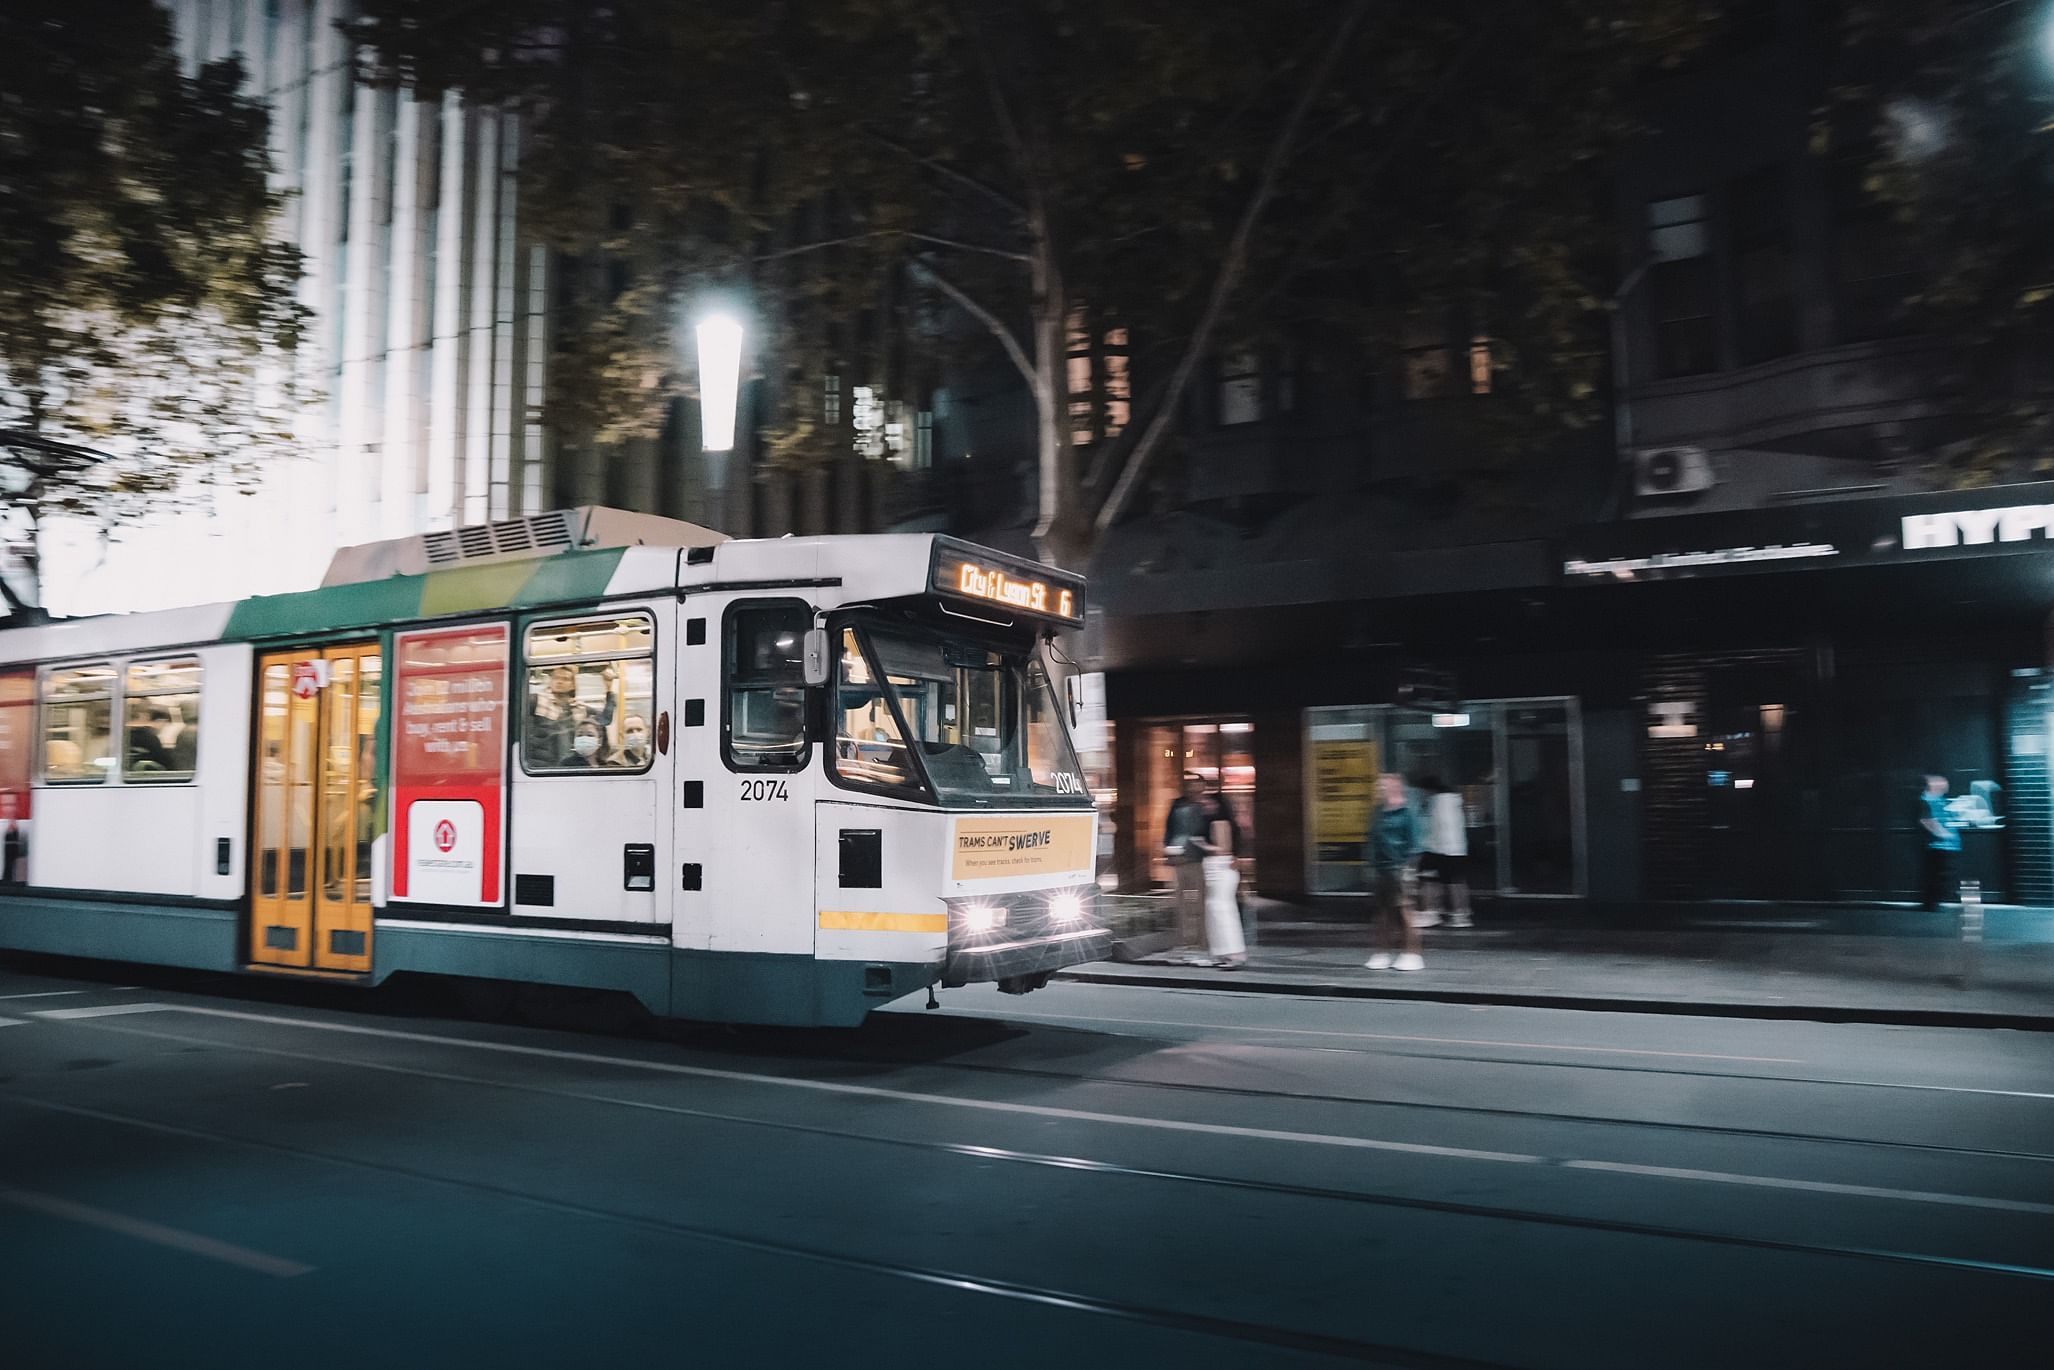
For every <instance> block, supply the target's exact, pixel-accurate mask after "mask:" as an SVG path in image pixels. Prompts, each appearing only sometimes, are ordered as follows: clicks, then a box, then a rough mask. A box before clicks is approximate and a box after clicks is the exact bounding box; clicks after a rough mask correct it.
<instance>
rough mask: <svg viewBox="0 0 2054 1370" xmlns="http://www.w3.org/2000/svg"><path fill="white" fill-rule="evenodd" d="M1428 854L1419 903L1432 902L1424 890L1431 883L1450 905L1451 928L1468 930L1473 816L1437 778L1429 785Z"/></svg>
mask: <svg viewBox="0 0 2054 1370" xmlns="http://www.w3.org/2000/svg"><path fill="white" fill-rule="evenodd" d="M1426 791H1427V794H1428V796H1429V798H1428V799H1427V801H1426V841H1425V844H1424V845H1425V847H1426V854H1425V855H1424V856H1422V857H1421V858H1420V862H1419V879H1420V886H1421V891H1422V892H1421V895H1420V900H1419V902H1420V903H1421V904H1425V903H1427V902H1428V900H1427V898H1426V895H1425V893H1424V889H1425V886H1426V883H1427V882H1428V881H1431V882H1432V883H1433V885H1434V886H1435V888H1436V889H1438V890H1439V891H1440V901H1441V902H1442V903H1444V904H1445V905H1447V909H1448V926H1449V927H1451V928H1466V927H1468V926H1469V925H1470V923H1469V870H1468V866H1469V815H1468V813H1467V812H1466V811H1465V810H1464V809H1463V807H1462V796H1461V795H1460V794H1458V793H1457V792H1456V791H1454V790H1451V789H1449V788H1448V787H1447V786H1446V785H1443V784H1442V783H1441V780H1440V777H1439V776H1435V777H1433V778H1431V779H1429V780H1428V781H1427V782H1426Z"/></svg>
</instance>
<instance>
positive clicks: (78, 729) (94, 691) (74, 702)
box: [43, 664, 114, 785]
mask: <svg viewBox="0 0 2054 1370" xmlns="http://www.w3.org/2000/svg"><path fill="white" fill-rule="evenodd" d="M113 770H114V668H113V667H112V666H108V665H104V664H102V665H94V666H65V667H61V668H59V669H57V670H53V671H51V672H49V673H48V674H47V675H45V676H44V677H43V779H44V780H46V781H48V782H49V783H51V784H53V785H102V784H105V783H106V781H107V777H108V776H109V775H110V774H111V773H112V772H113Z"/></svg>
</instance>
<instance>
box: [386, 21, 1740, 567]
mask: <svg viewBox="0 0 2054 1370" xmlns="http://www.w3.org/2000/svg"><path fill="white" fill-rule="evenodd" d="M459 7H460V8H461V9H462V10H463V12H464V13H463V17H462V18H461V20H459V18H458V10H459ZM1701 8H1702V7H1701V6H1699V5H1696V4H1692V3H1689V0H1532V3H1526V4H1521V5H1518V6H1506V5H1503V4H1496V3H1487V0H1446V3H1443V4H1439V5H1435V6H1415V5H1376V4H1370V3H1367V2H1366V0H1345V2H1344V3H1335V0H1271V2H1270V3H1267V4H1265V5H1260V6H1257V5H1221V4H1196V5H1194V4H1192V3H1190V0H1122V3H1120V4H1104V3H1085V0H1009V2H1008V3H998V0H847V3H840V4H836V5H832V6H820V5H799V4H794V3H788V2H786V0H766V2H765V3H761V4H756V5H735V4H731V3H722V2H721V0H637V2H635V3H626V4H621V5H616V6H613V7H610V8H609V9H607V10H605V11H604V12H603V14H601V13H595V12H594V11H593V10H592V9H591V7H588V6H584V5H582V4H580V3H578V2H577V0H505V2H504V3H501V4H499V5H496V6H493V7H490V8H489V9H487V10H486V11H484V12H479V11H477V10H476V9H475V7H472V6H469V5H468V4H466V3H465V0H367V3H366V4H365V5H364V6H363V7H362V13H363V18H362V21H361V22H360V24H359V25H358V29H357V32H358V35H359V37H361V38H362V39H363V40H364V41H365V42H366V43H367V45H368V46H369V49H370V50H371V51H372V52H373V53H375V54H376V63H375V67H376V73H377V74H378V75H379V76H381V77H383V78H386V79H397V80H402V81H406V82H410V83H413V84H415V85H417V86H419V87H421V88H422V89H423V90H425V91H435V90H440V89H443V88H446V87H451V86H455V87H460V88H462V89H463V90H465V91H466V93H467V94H468V95H469V96H470V97H471V98H473V99H478V100H483V101H488V102H496V101H501V100H507V101H517V102H519V103H520V104H521V106H522V107H524V108H525V109H526V110H527V111H529V112H530V115H531V118H532V119H533V120H534V128H533V131H534V138H533V141H532V143H531V145H530V147H529V149H528V153H527V163H526V167H527V175H528V178H529V181H530V183H531V185H532V187H533V190H532V192H531V193H530V196H529V198H528V199H527V200H526V201H524V203H526V204H527V205H529V206H530V207H535V206H538V205H539V206H540V207H541V209H540V212H541V214H542V215H543V216H544V224H545V227H546V229H547V231H548V232H549V233H550V234H551V235H552V236H553V237H554V239H555V241H556V242H557V243H558V245H559V246H561V247H563V248H564V249H566V250H567V251H569V252H571V253H572V254H574V255H576V256H578V257H580V258H582V259H585V260H589V261H592V262H595V263H596V262H597V261H599V260H600V259H602V258H607V257H614V258H619V259H621V260H623V261H625V262H626V263H627V264H628V270H627V273H626V278H627V280H628V281H629V282H631V284H630V285H629V286H628V287H627V288H625V289H620V290H617V291H616V290H615V289H613V286H616V285H619V284H621V282H620V281H614V282H612V283H610V284H606V285H605V286H604V287H603V288H601V289H600V290H599V291H598V292H597V293H596V296H594V297H592V298H591V299H589V300H588V302H587V304H585V305H584V306H581V307H578V308H574V311H573V317H572V318H570V319H569V320H568V321H567V322H568V325H569V326H568V327H567V328H566V329H565V330H564V331H563V333H562V334H561V335H560V336H562V337H563V338H564V339H565V347H566V349H567V355H566V356H565V357H562V358H559V361H560V362H562V363H563V364H562V365H560V366H559V369H558V373H557V374H558V391H557V394H558V402H557V409H558V414H559V417H560V418H564V417H568V418H570V419H571V420H573V421H574V422H576V423H581V424H583V425H584V426H586V427H588V428H589V429H591V430H592V431H595V432H598V433H600V434H602V435H604V436H620V435H625V434H627V433H633V432H648V431H651V430H652V429H653V427H654V426H655V425H656V424H657V423H659V422H660V415H661V410H662V405H663V404H664V403H665V402H666V400H667V398H668V395H669V393H670V392H672V391H673V390H674V389H675V387H676V386H677V385H678V384H679V383H680V382H681V381H682V376H681V368H680V367H679V365H678V363H677V360H676V358H677V357H678V355H679V353H678V337H679V327H678V324H679V318H678V315H679V311H680V309H681V308H682V307H684V306H683V305H682V303H681V302H682V301H686V300H688V299H690V298H692V297H694V296H695V294H699V293H703V292H706V291H710V290H717V289H723V288H725V289H745V290H747V291H749V292H750V293H751V295H752V296H753V297H754V298H755V300H756V301H757V304H758V307H759V309H761V310H762V311H764V312H765V313H766V314H767V315H769V317H770V320H771V322H770V325H769V327H768V329H767V331H768V332H769V333H770V334H771V335H772V337H773V339H774V340H775V343H776V345H777V346H778V347H779V348H780V354H779V355H778V356H776V357H772V358H767V359H766V368H767V371H768V373H769V374H770V376H771V378H772V379H773V381H784V380H789V381H790V382H791V384H789V385H784V386H779V385H775V384H774V385H773V386H772V387H771V388H772V390H773V393H774V394H776V395H779V396H781V397H782V398H781V399H779V400H777V401H775V402H774V403H775V404H776V406H777V407H776V412H775V414H774V416H773V417H774V419H775V420H776V422H775V424H774V428H775V431H774V433H773V437H774V438H775V439H776V440H777V441H778V442H781V443H783V444H784V446H783V447H780V448H776V449H775V450H780V451H785V450H788V451H790V452H791V453H793V454H796V455H797V456H799V457H801V458H803V457H804V456H806V455H807V454H809V453H811V454H813V455H815V456H818V455H821V453H820V452H819V449H818V444H819V443H820V442H821V441H822V440H823V435H822V434H821V433H820V432H819V431H817V430H816V429H814V428H812V427H809V420H808V418H807V415H808V414H809V413H810V412H811V408H812V407H813V406H815V405H817V403H818V400H817V396H818V393H819V390H818V386H819V378H820V376H821V375H822V374H823V373H826V372H828V371H830V370H838V371H839V372H841V373H844V374H846V373H848V372H850V371H851V370H855V371H857V372H859V373H860V372H862V371H864V370H865V369H866V368H867V369H869V371H870V372H871V373H872V374H875V373H876V372H878V371H881V370H883V369H886V368H888V367H890V366H891V365H893V361H894V358H897V359H898V362H897V364H898V365H900V366H905V365H907V360H906V357H905V354H904V352H903V351H899V350H895V348H894V345H893V344H894V340H895V339H899V338H903V337H905V336H907V335H909V334H910V336H911V337H912V339H913V342H914V344H915V346H914V348H913V351H914V352H915V353H919V352H923V351H924V352H928V353H932V352H934V351H936V350H939V346H940V344H941V343H942V341H943V340H951V339H958V338H961V337H962V336H963V329H962V324H963V323H964V322H965V321H968V322H970V323H971V324H972V326H973V328H981V329H982V330H983V334H984V336H985V338H986V340H987V342H988V344H989V345H990V346H992V347H993V348H994V349H996V351H997V352H998V353H999V354H1001V355H1003V356H1004V357H1005V358H1007V359H1008V360H1009V361H1010V362H1011V363H1012V364H1013V365H1014V366H1015V367H1017V369H1018V370H1019V372H1020V374H1021V377H1022V379H1023V381H1024V382H1025V384H1026V385H1027V386H1028V387H1029V389H1030V391H1031V392H1032V393H1033V395H1034V397H1035V400H1036V413H1037V430H1038V437H1039V466H1040V476H1041V482H1040V528H1039V532H1040V535H1041V538H1042V543H1043V548H1044V551H1045V552H1046V553H1048V554H1049V555H1051V556H1053V557H1054V558H1055V559H1058V560H1064V561H1079V560H1082V559H1084V558H1086V557H1088V556H1089V554H1090V552H1091V550H1092V548H1093V546H1094V545H1095V543H1096V541H1097V539H1098V537H1099V536H1100V535H1101V534H1102V533H1103V531H1104V529H1105V527H1106V526H1107V524H1108V523H1109V522H1110V521H1111V519H1112V518H1113V517H1115V516H1117V514H1118V513H1119V511H1120V509H1121V508H1122V507H1123V504H1124V502H1125V501H1126V499H1127V498H1128V497H1129V496H1130V495H1131V494H1132V493H1133V491H1134V489H1135V486H1136V481H1137V478H1138V477H1139V476H1140V475H1141V474H1142V473H1143V472H1144V471H1145V470H1146V467H1147V465H1148V463H1149V462H1150V461H1151V459H1153V458H1154V457H1155V456H1156V454H1157V453H1159V452H1160V451H1161V450H1162V449H1163V448H1164V447H1165V446H1166V445H1168V443H1169V441H1170V440H1171V438H1172V436H1173V432H1174V424H1172V423H1171V422H1170V419H1171V417H1172V416H1173V415H1174V413H1175V412H1176V401H1177V399H1178V397H1179V392H1180V391H1181V389H1182V387H1183V386H1185V385H1186V384H1188V383H1189V381H1190V380H1191V379H1192V377H1193V376H1194V375H1196V374H1199V372H1200V366H1199V364H1200V363H1201V362H1202V361H1203V360H1204V359H1205V357H1206V356H1207V355H1208V354H1209V353H1210V352H1211V351H1212V350H1214V349H1215V348H1217V347H1220V346H1227V345H1234V346H1238V345H1241V344H1244V343H1246V342H1249V341H1251V340H1258V339H1260V338H1261V337H1263V336H1264V335H1265V334H1266V333H1270V332H1283V331H1287V330H1290V329H1297V328H1301V327H1303V326H1305V325H1308V324H1310V325H1314V326H1317V327H1319V328H1321V329H1323V330H1324V331H1325V332H1327V333H1328V334H1331V335H1334V336H1337V337H1339V338H1341V339H1343V340H1344V341H1346V342H1348V343H1351V344H1353V345H1356V346H1359V347H1361V348H1363V349H1366V350H1371V351H1381V352H1382V353H1383V354H1384V355H1386V356H1388V355H1389V349H1390V348H1391V347H1393V346H1394V344H1395V342H1396V340H1397V339H1398V338H1399V337H1400V336H1401V334H1402V332H1403V328H1404V324H1405V321H1407V320H1409V319H1413V318H1416V317H1419V316H1422V315H1431V314H1435V313H1441V314H1445V313H1446V312H1447V311H1449V310H1451V309H1452V310H1460V311H1461V312H1462V313H1463V314H1464V316H1465V317H1467V318H1471V319H1474V320H1476V321H1478V323H1479V326H1480V327H1485V328H1487V329H1488V331H1489V332H1490V333H1491V335H1492V336H1493V338H1494V339H1496V340H1497V348H1498V350H1497V353H1496V355H1497V357H1498V360H1499V365H1500V366H1501V367H1503V368H1505V369H1506V371H1507V375H1508V376H1511V375H1515V374H1516V376H1517V377H1518V378H1519V379H1520V380H1521V381H1522V382H1523V384H1522V385H1519V386H1515V387H1510V395H1508V398H1507V402H1506V403H1505V404H1503V405H1499V406H1497V407H1496V409H1495V411H1494V412H1496V413H1498V414H1500V415H1501V416H1502V417H1503V421H1504V422H1503V429H1504V434H1505V435H1507V436H1509V435H1511V434H1513V433H1517V434H1518V435H1519V443H1520V445H1521V446H1522V447H1524V448H1525V449H1526V450H1532V449H1533V448H1534V447H1535V446H1536V445H1537V444H1536V441H1535V432H1534V430H1533V427H1532V424H1533V421H1535V420H1538V421H1539V422H1540V424H1541V425H1542V427H1543V428H1544V429H1545V430H1547V431H1558V430H1560V429H1561V428H1563V427H1565V426H1573V425H1576V424H1580V423H1587V422H1589V421H1590V420H1591V419H1593V418H1595V417H1596V416H1597V414H1598V412H1599V409H1600V406H1601V404H1602V396H1601V393H1600V391H1601V386H1600V378H1601V375H1602V364H1603V333H1604V330H1603V323H1602V316H1603V309H1604V304H1605V298H1606V296H1607V295H1608V294H1609V285H1610V278H1611V276H1612V274H1613V272H1614V270H1615V264H1614V262H1613V261H1612V260H1611V258H1610V256H1609V254H1608V253H1607V252H1605V251H1604V245H1605V244H1607V243H1608V242H1609V241H1610V238H1609V230H1610V208H1609V203H1608V200H1607V187H1606V185H1605V177H1604V164H1603V161H1602V159H1603V157H1604V155H1605V154H1606V152H1607V151H1609V150H1610V149H1611V148H1612V147H1614V146H1616V144H1617V142H1618V141H1619V139H1621V138H1622V137H1624V136H1625V135H1626V133H1627V132H1628V130H1629V128H1630V119H1629V118H1628V114H1627V110H1628V108H1629V104H1630V100H1631V97H1632V94H1633V91H1634V89H1635V86H1636V83H1637V82H1638V81H1639V80H1640V79H1641V77H1642V76H1643V75H1644V74H1646V73H1647V72H1648V71H1650V70H1652V69H1654V68H1657V67H1659V66H1660V65H1661V64H1662V63H1663V62H1664V61H1666V60H1669V59H1670V58H1672V57H1673V56H1674V55H1675V54H1676V53H1678V52H1680V51H1682V50H1684V49H1686V48H1688V47H1689V46H1690V45H1691V44H1692V43H1693V42H1694V41H1696V37H1697V35H1698V33H1699V32H1700V30H1701V28H1702V25H1703V23H1704V18H1705V17H1704V15H1703V14H1701V13H1700V10H1701ZM594 271H595V272H596V271H597V268H596V267H595V268H594ZM1080 309H1081V310H1083V311H1085V315H1086V317H1088V318H1089V320H1090V321H1091V326H1092V328H1093V329H1094V330H1095V329H1097V328H1099V327H1119V328H1122V329H1125V330H1126V331H1127V334H1128V336H1129V338H1130V340H1131V343H1132V346H1133V348H1134V350H1135V359H1134V372H1135V375H1136V376H1137V378H1138V379H1139V380H1140V382H1141V393H1140V394H1139V395H1138V396H1137V397H1136V399H1137V405H1136V412H1135V419H1136V422H1134V423H1133V424H1132V425H1131V427H1130V428H1129V430H1128V432H1127V433H1126V434H1125V435H1123V437H1122V439H1121V440H1120V441H1119V442H1117V443H1099V444H1095V445H1094V447H1093V450H1092V451H1090V452H1088V453H1084V452H1079V451H1078V450H1077V449H1076V448H1075V447H1074V446H1073V445H1072V440H1071V433H1070V424H1069V421H1068V418H1069V416H1068V412H1067V400H1068V396H1067V393H1066V389H1065V376H1064V367H1065V354H1066V351H1067V342H1068V334H1067V324H1068V322H1069V320H1070V319H1071V317H1072V315H1073V313H1074V312H1075V311H1078V310H1080ZM913 360H914V361H917V360H918V358H917V356H916V357H915V358H914V359H913Z"/></svg>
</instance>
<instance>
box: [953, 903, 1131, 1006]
mask: <svg viewBox="0 0 2054 1370" xmlns="http://www.w3.org/2000/svg"><path fill="white" fill-rule="evenodd" d="M1096 895H1097V891H1096V890H1090V889H1082V890H1040V891H1035V892H1032V893H1027V894H1008V895H994V896H991V897H989V898H968V899H951V900H949V901H948V904H949V949H948V959H947V961H946V962H945V963H944V964H943V966H942V974H941V983H942V985H943V986H944V987H948V988H953V987H955V986H958V985H969V984H977V983H981V982H986V981H996V982H998V984H999V985H1000V986H1001V987H1002V988H1006V987H1011V986H1013V985H1024V986H1025V987H1027V988H1032V987H1033V986H1034V985H1036V984H1040V983H1045V982H1046V981H1047V979H1048V977H1049V976H1050V975H1051V974H1053V973H1054V972H1056V971H1059V970H1061V969H1063V968H1064V967H1066V966H1081V965H1083V964H1085V963H1086V962H1088V961H1103V960H1104V959H1105V958H1106V957H1108V956H1110V955H1112V951H1113V934H1112V930H1111V929H1109V928H1107V927H1106V926H1105V925H1104V924H1103V923H1101V922H1100V921H1099V920H1098V918H1097V911H1096V905H1097V899H1096Z"/></svg>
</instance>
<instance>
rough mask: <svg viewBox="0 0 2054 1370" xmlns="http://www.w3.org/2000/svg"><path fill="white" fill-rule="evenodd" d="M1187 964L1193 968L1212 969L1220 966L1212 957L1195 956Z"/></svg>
mask: <svg viewBox="0 0 2054 1370" xmlns="http://www.w3.org/2000/svg"><path fill="white" fill-rule="evenodd" d="M1185 964H1187V965H1193V966H1206V967H1211V966H1215V965H1218V964H1219V963H1218V962H1217V961H1214V960H1213V959H1212V958H1211V957H1210V956H1194V957H1192V958H1191V959H1190V960H1189V961H1188V962H1186V963H1185Z"/></svg>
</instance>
